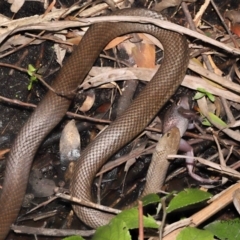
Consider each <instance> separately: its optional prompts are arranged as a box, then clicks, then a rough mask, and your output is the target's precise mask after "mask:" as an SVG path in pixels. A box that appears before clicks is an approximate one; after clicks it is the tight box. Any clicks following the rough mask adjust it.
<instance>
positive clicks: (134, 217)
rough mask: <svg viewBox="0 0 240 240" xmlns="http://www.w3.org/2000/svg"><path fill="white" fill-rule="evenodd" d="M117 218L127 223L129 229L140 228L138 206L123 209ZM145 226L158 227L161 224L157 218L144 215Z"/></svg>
mask: <svg viewBox="0 0 240 240" xmlns="http://www.w3.org/2000/svg"><path fill="white" fill-rule="evenodd" d="M115 218H116V219H119V220H121V221H124V222H125V223H126V226H127V227H128V228H129V229H134V228H138V225H139V224H138V209H136V208H131V209H127V210H123V211H122V212H121V213H119V214H118V215H117V216H116V217H115ZM115 218H114V219H115ZM143 226H144V227H146V228H158V227H159V225H158V224H157V223H156V220H155V219H154V218H153V217H151V216H148V217H146V216H143Z"/></svg>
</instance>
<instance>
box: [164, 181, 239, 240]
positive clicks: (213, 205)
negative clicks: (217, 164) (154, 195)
mask: <svg viewBox="0 0 240 240" xmlns="http://www.w3.org/2000/svg"><path fill="white" fill-rule="evenodd" d="M239 188H240V183H236V184H234V185H232V186H231V187H229V188H228V189H226V190H224V191H222V192H221V193H220V194H218V195H216V196H214V197H213V198H212V199H210V201H208V203H210V204H209V205H208V206H207V207H205V208H203V209H202V210H200V211H199V212H197V213H195V214H193V215H192V216H191V217H189V218H188V221H189V220H190V223H189V224H188V225H186V226H191V227H197V226H199V225H200V224H202V223H203V222H204V221H206V220H207V219H209V218H210V217H212V216H213V215H214V214H216V213H217V212H219V211H220V210H222V209H223V208H224V207H226V206H227V205H228V204H230V203H231V202H232V195H233V193H234V192H235V191H236V190H237V189H239ZM188 221H187V223H188ZM186 226H185V227H186ZM183 228H184V227H181V228H178V229H176V230H175V231H173V232H171V233H169V234H168V235H167V236H165V237H164V238H163V240H173V239H176V238H177V235H178V234H179V233H180V232H181V230H183Z"/></svg>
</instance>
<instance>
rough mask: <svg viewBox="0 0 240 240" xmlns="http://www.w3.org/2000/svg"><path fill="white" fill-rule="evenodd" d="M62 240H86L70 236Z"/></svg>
mask: <svg viewBox="0 0 240 240" xmlns="http://www.w3.org/2000/svg"><path fill="white" fill-rule="evenodd" d="M62 240H84V238H82V237H81V236H70V237H66V238H63V239H62Z"/></svg>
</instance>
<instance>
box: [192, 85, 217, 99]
mask: <svg viewBox="0 0 240 240" xmlns="http://www.w3.org/2000/svg"><path fill="white" fill-rule="evenodd" d="M197 91H198V92H197V93H196V94H195V96H194V98H193V99H194V100H198V99H200V98H202V97H204V96H206V97H207V98H208V99H209V100H210V101H211V102H214V101H215V97H214V96H213V95H212V94H211V93H210V92H208V91H207V90H205V89H204V88H197Z"/></svg>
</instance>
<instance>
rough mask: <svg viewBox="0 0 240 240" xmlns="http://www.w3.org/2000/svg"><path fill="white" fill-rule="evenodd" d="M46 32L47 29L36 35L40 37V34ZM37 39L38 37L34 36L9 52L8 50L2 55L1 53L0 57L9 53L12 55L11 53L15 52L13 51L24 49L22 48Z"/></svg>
mask: <svg viewBox="0 0 240 240" xmlns="http://www.w3.org/2000/svg"><path fill="white" fill-rule="evenodd" d="M44 33H45V31H41V32H40V33H39V34H38V35H36V36H38V37H40V36H41V35H43V34H44ZM35 40H36V37H33V38H32V39H31V40H29V41H28V42H27V43H25V44H22V45H21V46H19V47H16V48H14V49H13V50H10V51H8V52H6V53H3V54H2V55H0V58H3V57H6V56H8V55H10V54H13V53H15V52H17V51H19V50H20V49H22V48H24V47H26V46H29V45H30V43H32V42H34V41H35ZM0 44H1V43H0Z"/></svg>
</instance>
